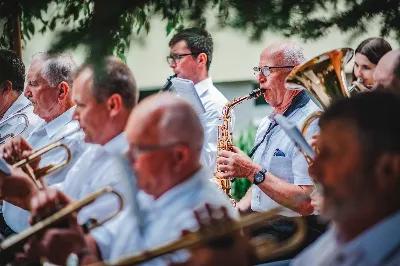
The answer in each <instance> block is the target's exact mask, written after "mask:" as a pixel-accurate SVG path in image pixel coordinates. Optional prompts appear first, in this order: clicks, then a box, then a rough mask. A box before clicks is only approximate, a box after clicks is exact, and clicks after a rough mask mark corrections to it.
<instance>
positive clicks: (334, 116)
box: [292, 91, 400, 265]
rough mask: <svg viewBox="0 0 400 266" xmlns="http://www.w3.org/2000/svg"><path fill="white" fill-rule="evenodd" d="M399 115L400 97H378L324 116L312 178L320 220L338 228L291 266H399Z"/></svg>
mask: <svg viewBox="0 0 400 266" xmlns="http://www.w3.org/2000/svg"><path fill="white" fill-rule="evenodd" d="M371 106H374V107H375V108H371ZM399 115H400V98H399V96H394V95H393V94H390V93H388V92H379V91H375V92H370V93H365V94H360V95H357V96H356V97H354V98H351V99H343V100H341V101H339V102H337V103H334V104H332V106H331V107H330V108H329V109H328V110H327V111H326V112H325V113H324V114H323V116H322V117H321V119H320V122H319V125H320V127H321V134H320V137H319V143H318V144H319V145H318V147H319V151H320V153H319V154H318V155H317V157H316V158H315V161H314V163H313V165H312V166H311V167H310V173H312V174H313V176H315V178H316V180H317V181H318V182H319V183H321V185H322V187H323V190H322V193H323V196H324V201H323V206H322V210H321V216H322V217H324V218H325V219H328V220H333V221H334V223H333V226H332V227H331V228H330V230H329V231H328V232H327V233H326V234H325V235H324V236H322V237H321V238H320V239H319V240H318V241H317V242H316V243H315V244H313V245H312V246H311V247H309V248H308V249H307V250H306V251H305V252H303V253H302V254H301V255H300V256H298V257H297V258H296V259H295V260H294V261H293V262H292V265H398V262H400V248H399V247H400V235H399V233H398V230H397V227H398V224H399V222H400V204H399V203H400V170H399V169H400V168H399V167H398V166H399V165H400V142H399V138H398V136H399V134H400V126H399V124H398V123H395V122H393V121H396V120H397V118H398V116H399ZM377 245H378V246H377Z"/></svg>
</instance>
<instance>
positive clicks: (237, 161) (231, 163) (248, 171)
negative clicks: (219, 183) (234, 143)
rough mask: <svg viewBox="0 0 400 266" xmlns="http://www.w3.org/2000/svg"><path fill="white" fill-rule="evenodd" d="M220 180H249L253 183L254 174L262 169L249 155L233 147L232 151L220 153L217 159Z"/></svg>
mask: <svg viewBox="0 0 400 266" xmlns="http://www.w3.org/2000/svg"><path fill="white" fill-rule="evenodd" d="M217 164H218V169H219V171H220V173H218V174H219V176H220V178H235V177H237V178H241V177H245V178H248V179H249V180H250V181H251V182H253V179H254V174H255V173H256V172H258V171H260V170H261V169H262V167H261V166H258V165H257V164H255V163H254V162H253V161H252V160H251V158H250V157H249V156H247V154H245V153H244V152H242V151H241V150H240V149H238V148H236V147H233V148H232V151H220V152H218V157H217Z"/></svg>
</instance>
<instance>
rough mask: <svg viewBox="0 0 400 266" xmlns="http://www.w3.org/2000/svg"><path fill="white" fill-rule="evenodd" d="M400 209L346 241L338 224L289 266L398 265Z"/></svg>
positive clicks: (399, 261) (399, 256) (399, 254)
mask: <svg viewBox="0 0 400 266" xmlns="http://www.w3.org/2000/svg"><path fill="white" fill-rule="evenodd" d="M399 224H400V211H397V212H396V213H395V214H393V215H391V216H390V217H387V218H386V219H384V220H383V221H381V222H379V223H378V224H376V225H374V226H373V227H371V228H369V229H368V230H366V231H365V232H364V233H362V234H361V235H359V236H358V237H357V238H355V239H353V240H352V241H350V242H348V243H343V241H340V238H339V235H340V232H339V228H337V227H335V226H331V228H330V229H329V230H328V231H327V232H326V233H325V234H324V235H323V236H321V237H320V239H318V240H317V241H316V242H314V243H313V244H312V245H311V246H309V247H308V248H307V249H306V250H304V251H303V252H302V253H300V255H298V256H297V257H296V258H295V259H294V260H293V261H292V262H291V265H292V266H302V265H307V266H385V265H386V266H389V265H393V266H394V265H400V231H399Z"/></svg>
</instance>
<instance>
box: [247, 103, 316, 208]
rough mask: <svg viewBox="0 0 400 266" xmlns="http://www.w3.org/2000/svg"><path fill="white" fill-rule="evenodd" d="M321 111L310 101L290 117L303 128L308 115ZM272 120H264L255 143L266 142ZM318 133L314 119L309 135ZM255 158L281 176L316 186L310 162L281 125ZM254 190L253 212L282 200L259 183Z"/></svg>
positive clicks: (256, 153)
mask: <svg viewBox="0 0 400 266" xmlns="http://www.w3.org/2000/svg"><path fill="white" fill-rule="evenodd" d="M318 110H319V108H318V107H317V106H316V105H315V103H314V102H313V101H311V100H310V101H309V102H308V103H307V104H306V105H305V106H303V107H301V108H298V109H295V110H294V111H293V112H292V113H291V114H290V115H289V116H288V120H289V121H291V122H293V123H295V124H296V125H297V127H298V128H300V127H301V126H302V125H303V123H304V121H305V120H306V119H307V117H308V116H310V114H311V113H313V112H315V111H318ZM271 122H273V120H272V119H271V118H270V117H268V116H267V117H265V118H264V119H263V120H262V122H261V124H260V126H259V128H258V130H257V134H256V138H255V142H254V143H255V144H254V145H257V144H258V143H259V142H261V141H262V139H263V137H264V135H265V133H266V132H267V129H268V127H269V125H270V123H271ZM317 132H318V126H317V121H316V120H314V122H313V123H312V124H311V125H310V126H309V127H308V130H307V138H311V136H312V135H314V134H316V133H317ZM253 161H254V162H255V163H257V164H259V165H261V166H262V167H263V168H265V169H266V170H267V171H268V172H269V173H271V174H273V175H274V176H276V177H277V178H280V179H282V180H284V181H286V182H288V183H290V184H294V185H313V183H312V181H311V179H310V177H309V175H308V163H307V161H306V159H305V157H304V156H303V154H301V153H300V151H299V150H298V149H297V148H296V146H295V144H294V142H293V141H292V140H291V139H290V138H289V136H288V135H287V134H286V133H285V131H283V129H282V128H281V127H280V126H279V125H278V126H276V127H274V128H273V129H272V130H271V132H270V133H269V134H268V135H267V137H266V138H265V140H264V142H263V143H262V144H261V145H260V146H259V148H258V149H257V151H256V152H255V154H254V160H253ZM252 189H253V190H252V200H251V209H252V210H253V211H259V212H261V211H267V210H269V209H271V208H273V207H275V206H278V203H276V202H275V201H274V200H273V199H271V198H270V197H269V196H268V195H267V194H265V193H264V192H263V191H262V190H261V189H260V188H259V187H258V186H256V185H253V186H252ZM281 215H284V216H299V214H298V213H296V212H294V211H292V210H290V209H288V208H286V209H285V210H284V211H282V213H281Z"/></svg>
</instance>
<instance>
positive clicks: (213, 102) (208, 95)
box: [194, 77, 235, 173]
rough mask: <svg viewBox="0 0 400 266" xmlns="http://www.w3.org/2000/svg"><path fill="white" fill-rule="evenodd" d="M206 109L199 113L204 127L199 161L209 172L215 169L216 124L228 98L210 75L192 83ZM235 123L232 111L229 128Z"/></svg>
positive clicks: (220, 122)
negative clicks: (215, 84) (194, 83)
mask: <svg viewBox="0 0 400 266" xmlns="http://www.w3.org/2000/svg"><path fill="white" fill-rule="evenodd" d="M194 87H195V88H196V91H197V93H198V95H199V97H200V100H201V103H202V104H203V106H204V109H205V110H206V112H205V113H203V114H200V121H201V124H202V125H203V129H204V144H203V150H202V152H201V158H200V161H201V163H202V164H203V166H204V167H206V168H208V169H210V171H211V173H214V172H215V171H216V170H217V147H218V126H219V125H221V124H222V120H221V118H222V109H223V108H224V106H225V104H226V103H227V102H228V100H227V99H226V98H225V96H224V95H223V94H222V93H221V92H220V91H219V90H218V89H217V88H216V87H215V86H214V84H213V82H212V80H211V77H209V78H206V79H204V80H202V81H200V82H199V83H197V84H196V85H194ZM234 124H235V115H234V114H233V113H232V121H231V130H233V126H234Z"/></svg>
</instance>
